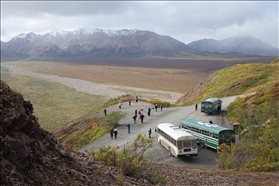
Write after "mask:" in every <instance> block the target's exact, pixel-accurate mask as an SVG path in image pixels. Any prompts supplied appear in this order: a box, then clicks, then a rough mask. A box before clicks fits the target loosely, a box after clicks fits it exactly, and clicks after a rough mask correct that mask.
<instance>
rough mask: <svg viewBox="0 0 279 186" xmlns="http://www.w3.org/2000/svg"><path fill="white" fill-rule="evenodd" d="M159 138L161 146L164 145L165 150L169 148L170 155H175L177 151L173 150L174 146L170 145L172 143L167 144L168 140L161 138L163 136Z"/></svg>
mask: <svg viewBox="0 0 279 186" xmlns="http://www.w3.org/2000/svg"><path fill="white" fill-rule="evenodd" d="M160 140H161V144H162V146H163V147H165V148H166V149H167V150H169V148H170V150H171V153H172V155H174V156H175V157H177V153H176V151H175V150H174V148H173V147H172V145H171V144H169V143H168V141H167V140H166V139H165V138H163V137H161V138H160Z"/></svg>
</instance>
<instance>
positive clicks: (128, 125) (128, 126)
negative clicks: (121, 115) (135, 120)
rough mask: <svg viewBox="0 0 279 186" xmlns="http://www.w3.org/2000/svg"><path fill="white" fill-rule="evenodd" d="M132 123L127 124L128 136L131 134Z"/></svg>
mask: <svg viewBox="0 0 279 186" xmlns="http://www.w3.org/2000/svg"><path fill="white" fill-rule="evenodd" d="M130 127H131V126H130V123H128V124H127V128H128V134H130Z"/></svg>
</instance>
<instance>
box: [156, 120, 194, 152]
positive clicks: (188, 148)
mask: <svg viewBox="0 0 279 186" xmlns="http://www.w3.org/2000/svg"><path fill="white" fill-rule="evenodd" d="M156 132H157V133H158V143H159V144H160V145H162V146H163V147H165V148H166V149H167V150H168V152H169V155H170V156H175V157H178V156H197V155H198V147H197V138H196V137H194V136H193V135H192V134H190V133H188V132H186V131H185V130H184V129H181V128H179V127H177V126H175V125H173V124H170V123H162V124H159V125H157V130H156Z"/></svg>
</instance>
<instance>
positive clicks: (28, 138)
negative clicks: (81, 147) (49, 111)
mask: <svg viewBox="0 0 279 186" xmlns="http://www.w3.org/2000/svg"><path fill="white" fill-rule="evenodd" d="M0 94H1V126H0V134H1V185H110V183H113V182H115V178H114V177H113V176H111V175H110V173H109V172H108V173H104V174H103V171H102V170H101V169H100V170H99V171H98V169H97V168H96V167H100V166H101V164H98V163H96V162H95V163H94V166H92V165H91V166H88V165H89V164H92V161H93V159H92V157H89V156H87V155H85V154H81V153H78V152H74V151H70V150H67V149H65V148H63V147H62V146H61V145H60V144H58V143H57V142H56V140H55V138H54V137H53V136H52V134H51V133H49V132H47V131H45V130H43V129H41V128H40V125H39V123H38V120H37V118H36V117H35V116H34V115H32V113H33V106H32V104H31V103H30V102H29V101H25V100H24V99H23V96H22V95H21V94H19V93H16V92H13V91H12V90H11V89H10V88H9V86H8V85H7V84H6V83H5V82H3V81H1V92H0ZM106 175H107V176H106Z"/></svg>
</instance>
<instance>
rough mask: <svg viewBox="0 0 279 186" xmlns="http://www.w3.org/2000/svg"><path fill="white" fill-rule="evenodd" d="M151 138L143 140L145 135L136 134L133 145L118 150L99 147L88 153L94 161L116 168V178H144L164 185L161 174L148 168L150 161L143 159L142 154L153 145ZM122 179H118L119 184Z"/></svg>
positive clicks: (116, 148)
mask: <svg viewBox="0 0 279 186" xmlns="http://www.w3.org/2000/svg"><path fill="white" fill-rule="evenodd" d="M153 140H154V139H153V138H145V135H142V134H138V136H137V137H136V139H135V140H134V142H133V144H132V145H130V146H124V148H123V149H120V147H119V146H115V147H111V146H108V147H101V148H100V149H99V150H97V151H93V150H92V151H88V153H89V154H91V155H93V156H94V157H95V158H96V159H98V160H102V161H105V162H106V163H108V164H109V165H114V166H117V167H118V168H119V169H121V171H119V175H118V176H122V174H123V175H125V176H131V177H138V178H144V179H147V180H148V181H150V182H151V183H153V184H155V183H163V184H165V183H166V177H165V175H164V173H163V172H161V171H160V170H158V169H157V168H156V167H155V166H150V160H148V159H147V158H145V157H144V153H145V152H146V150H147V149H148V148H150V147H152V144H153ZM121 180H122V179H120V178H119V179H118V181H119V182H121Z"/></svg>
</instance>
